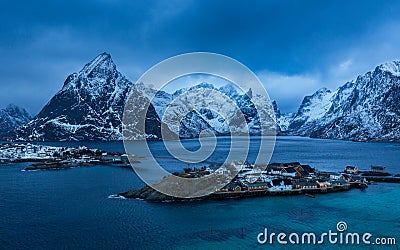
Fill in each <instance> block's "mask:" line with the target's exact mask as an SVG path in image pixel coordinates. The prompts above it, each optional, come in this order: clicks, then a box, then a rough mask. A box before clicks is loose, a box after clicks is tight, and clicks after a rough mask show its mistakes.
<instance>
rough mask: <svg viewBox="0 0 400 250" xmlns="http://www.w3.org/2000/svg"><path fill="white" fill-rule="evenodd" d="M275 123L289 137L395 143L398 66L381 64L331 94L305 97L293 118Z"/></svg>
mask: <svg viewBox="0 0 400 250" xmlns="http://www.w3.org/2000/svg"><path fill="white" fill-rule="evenodd" d="M285 119H286V120H285ZM287 120H289V122H288V124H289V125H288V126H287V122H286V121H287ZM283 121H284V122H283ZM278 122H281V123H282V124H283V126H282V128H283V130H285V133H286V134H291V135H301V136H310V137H315V138H331V139H343V140H354V141H398V140H400V62H398V61H395V62H390V63H386V64H382V65H380V66H378V67H376V68H375V69H374V70H373V71H371V72H368V73H366V74H364V75H361V76H358V77H357V79H355V80H353V81H351V82H348V83H346V84H344V85H343V86H341V87H340V88H339V89H337V90H336V91H334V92H332V91H330V90H328V89H326V88H322V89H320V90H318V91H317V92H315V93H314V94H313V95H311V96H306V97H305V98H304V99H303V102H302V103H301V105H300V107H299V109H298V111H297V113H296V114H294V115H293V114H291V115H288V116H286V117H285V118H284V119H282V118H281V119H278Z"/></svg>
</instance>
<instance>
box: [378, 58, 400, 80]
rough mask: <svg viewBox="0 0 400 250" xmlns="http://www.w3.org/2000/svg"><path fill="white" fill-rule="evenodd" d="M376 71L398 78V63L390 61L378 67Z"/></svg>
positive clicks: (399, 67) (399, 68)
mask: <svg viewBox="0 0 400 250" xmlns="http://www.w3.org/2000/svg"><path fill="white" fill-rule="evenodd" d="M376 70H380V71H385V72H389V73H391V74H392V75H394V76H399V77H400V61H392V62H387V63H384V64H381V65H379V66H378V67H376Z"/></svg>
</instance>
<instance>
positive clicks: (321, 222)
mask: <svg viewBox="0 0 400 250" xmlns="http://www.w3.org/2000/svg"><path fill="white" fill-rule="evenodd" d="M222 141H223V140H222ZM56 144H57V143H56ZM79 144H80V143H77V144H70V145H71V146H75V145H79ZM185 144H186V146H187V147H189V148H190V147H191V145H192V146H193V147H195V146H196V142H195V141H186V142H185ZM86 145H88V146H89V147H96V148H103V149H106V150H110V151H121V150H123V146H122V144H121V143H86ZM221 145H222V146H219V148H218V150H221V151H223V150H224V146H223V145H224V143H222V144H221ZM151 147H152V148H153V150H154V151H153V152H155V153H157V155H158V156H159V157H160V159H159V161H160V162H162V163H164V164H166V165H168V164H169V163H173V161H171V160H170V159H168V155H167V154H166V153H165V152H164V150H163V148H162V146H160V142H152V145H151ZM273 161H300V162H302V163H307V164H311V165H312V166H315V167H317V168H319V169H321V170H342V169H343V168H344V166H346V165H348V164H351V165H357V166H359V167H361V168H369V166H370V165H371V164H379V165H386V166H388V171H390V172H395V173H400V146H399V144H395V143H355V142H344V141H333V140H316V139H307V138H299V137H281V138H278V140H277V144H276V149H275V152H274V155H273ZM26 166H27V164H22V163H21V164H12V165H0V190H1V191H0V248H1V249H34V248H35V249H43V248H51V249H76V248H87V249H109V248H130V249H160V248H161V249H170V248H174V249H175V248H182V249H247V248H250V249H251V248H262V249H275V248H278V249H320V248H321V246H313V245H311V246H310V245H303V246H302V245H295V246H292V245H290V246H282V245H279V244H277V243H276V242H275V243H274V244H273V245H272V246H271V245H259V244H258V243H257V235H258V233H260V232H262V231H264V228H268V230H269V232H275V233H280V232H285V233H287V234H290V233H292V232H294V233H299V234H301V233H303V232H314V233H317V234H321V233H323V232H328V231H329V230H332V231H335V232H336V224H337V223H338V222H339V221H344V222H346V223H347V225H348V230H347V232H359V233H360V234H361V233H365V232H369V233H371V234H372V235H373V237H374V238H375V237H395V238H397V241H398V242H397V243H399V242H400V207H399V205H400V184H383V183H382V184H381V183H380V184H377V185H370V186H369V188H368V189H367V190H365V191H360V190H352V191H349V192H343V193H332V194H327V195H317V197H316V198H315V199H312V198H309V197H306V196H292V197H262V198H254V199H242V200H227V201H205V202H184V203H148V202H144V201H140V200H122V199H110V198H108V196H109V195H110V194H115V193H119V192H122V191H126V190H129V189H132V188H136V187H140V186H142V185H143V183H142V182H141V181H140V180H139V178H138V177H137V176H136V175H135V173H134V172H133V171H132V170H130V169H123V168H116V167H106V166H96V167H86V168H75V169H69V170H62V171H35V172H22V171H21V170H22V169H23V168H24V167H26ZM171 166H172V167H171V168H172V169H176V168H179V167H180V166H179V164H178V165H176V164H171ZM322 248H332V249H342V248H343V249H353V248H357V249H397V246H386V247H381V246H377V245H369V246H365V245H361V246H354V245H352V246H346V245H338V244H337V245H329V244H327V243H325V244H324V245H323V246H322Z"/></svg>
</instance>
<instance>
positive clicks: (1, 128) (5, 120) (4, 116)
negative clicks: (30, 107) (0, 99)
mask: <svg viewBox="0 0 400 250" xmlns="http://www.w3.org/2000/svg"><path fill="white" fill-rule="evenodd" d="M31 119H32V118H31V116H30V115H29V113H28V112H27V111H26V110H25V109H24V108H21V107H18V106H16V105H14V104H10V105H8V106H7V107H6V108H4V109H0V135H4V134H7V133H9V132H10V131H12V130H13V129H15V128H17V127H19V126H21V125H24V124H26V123H28V122H29V121H30V120H31Z"/></svg>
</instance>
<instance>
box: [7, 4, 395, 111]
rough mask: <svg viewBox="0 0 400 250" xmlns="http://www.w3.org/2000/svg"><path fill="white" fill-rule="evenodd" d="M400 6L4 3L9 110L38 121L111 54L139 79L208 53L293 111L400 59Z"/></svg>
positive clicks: (125, 71) (121, 66)
mask: <svg viewBox="0 0 400 250" xmlns="http://www.w3.org/2000/svg"><path fill="white" fill-rule="evenodd" d="M399 13H400V1H391V0H385V1H378V0H377V1H361V0H360V1H354V0H345V1H341V0H337V1H321V0H313V1H311V0H302V1H285V0H271V1H268V0H265V1H257V0H255V1H220V0H204V1H190V0H182V1H180V0H169V1H167V0H164V1H153V0H149V1H129V0H127V1H118V0H98V1H77V0H69V1H57V0H50V1H41V0H38V1H15V0H14V1H4V0H3V1H1V2H0V63H1V67H0V108H2V107H5V106H6V105H8V104H9V103H14V104H16V105H19V106H21V107H24V108H26V109H27V110H28V112H30V113H31V114H33V115H35V114H37V113H38V112H39V111H40V109H41V108H42V107H43V106H44V105H45V104H46V103H47V102H48V101H49V100H50V98H51V97H52V96H53V95H54V94H55V93H57V92H58V91H59V90H60V89H61V87H62V85H63V83H64V81H65V79H66V77H67V76H68V75H69V74H71V73H73V72H77V71H79V70H80V69H81V68H82V67H83V66H84V65H85V64H86V63H87V62H89V61H90V60H92V59H93V58H94V57H96V56H97V55H98V54H100V53H102V52H108V53H110V54H111V55H112V58H113V60H114V62H115V63H116V65H117V67H118V69H119V70H120V71H121V72H122V73H123V74H124V75H125V76H127V77H128V78H129V79H130V80H131V81H132V82H135V81H136V80H137V79H138V78H139V77H140V76H141V75H142V74H143V73H144V72H145V71H146V70H147V69H149V68H150V67H152V66H153V65H155V64H156V63H158V62H160V61H162V60H164V59H167V58H169V57H171V56H175V55H178V54H181V53H187V52H195V51H206V52H214V53H219V54H224V55H227V56H229V57H232V58H234V59H236V60H238V61H240V62H241V63H243V64H244V65H246V66H247V67H249V68H250V69H251V70H252V71H254V72H255V73H256V75H257V76H258V77H259V78H260V80H261V81H262V83H263V84H264V86H265V88H266V90H267V91H268V93H269V96H270V97H271V99H273V100H277V102H278V106H279V107H280V109H281V110H282V111H283V112H295V111H296V110H297V108H298V106H299V104H300V103H301V101H302V99H303V97H304V96H305V95H309V94H312V93H314V92H315V91H316V90H318V89H319V88H322V87H327V88H329V89H332V90H335V89H336V88H337V87H339V86H340V85H343V84H344V83H346V82H347V81H350V80H353V79H354V78H356V77H357V76H358V75H360V74H364V73H366V72H368V71H371V70H373V69H374V68H375V67H376V66H378V65H380V64H381V63H384V62H388V61H393V60H400V15H399Z"/></svg>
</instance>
